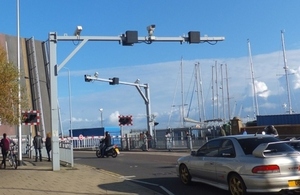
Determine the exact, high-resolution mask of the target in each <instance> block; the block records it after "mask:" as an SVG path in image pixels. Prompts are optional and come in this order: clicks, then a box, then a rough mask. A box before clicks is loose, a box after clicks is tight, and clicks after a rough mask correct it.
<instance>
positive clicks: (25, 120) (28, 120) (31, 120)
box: [21, 110, 40, 125]
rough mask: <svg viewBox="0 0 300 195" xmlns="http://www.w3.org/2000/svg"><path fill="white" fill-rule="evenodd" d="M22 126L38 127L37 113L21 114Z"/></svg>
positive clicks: (34, 111) (38, 118)
mask: <svg viewBox="0 0 300 195" xmlns="http://www.w3.org/2000/svg"><path fill="white" fill-rule="evenodd" d="M21 121H22V125H38V124H39V122H40V117H39V112H38V111H36V110H33V111H28V112H22V118H21Z"/></svg>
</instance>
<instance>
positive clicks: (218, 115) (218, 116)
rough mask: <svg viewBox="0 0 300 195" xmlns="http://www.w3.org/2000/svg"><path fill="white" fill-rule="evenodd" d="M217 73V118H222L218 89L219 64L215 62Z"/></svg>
mask: <svg viewBox="0 0 300 195" xmlns="http://www.w3.org/2000/svg"><path fill="white" fill-rule="evenodd" d="M215 67H216V69H215V71H216V96H217V97H216V101H217V118H220V114H219V87H218V63H217V61H215Z"/></svg>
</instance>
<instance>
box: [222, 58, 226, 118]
mask: <svg viewBox="0 0 300 195" xmlns="http://www.w3.org/2000/svg"><path fill="white" fill-rule="evenodd" d="M223 79H224V78H223V64H221V90H222V91H221V92H222V111H223V119H224V121H226V116H225V103H224V84H223Z"/></svg>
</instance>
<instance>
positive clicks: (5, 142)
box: [0, 133, 10, 169]
mask: <svg viewBox="0 0 300 195" xmlns="http://www.w3.org/2000/svg"><path fill="white" fill-rule="evenodd" d="M0 146H1V151H2V157H3V160H2V163H1V165H0V168H2V165H4V169H5V168H6V157H7V153H8V151H9V149H10V140H9V139H8V138H7V137H6V133H3V138H2V139H1V142H0Z"/></svg>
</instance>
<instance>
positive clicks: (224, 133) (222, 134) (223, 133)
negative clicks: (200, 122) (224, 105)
mask: <svg viewBox="0 0 300 195" xmlns="http://www.w3.org/2000/svg"><path fill="white" fill-rule="evenodd" d="M220 135H221V136H226V132H225V130H224V129H223V127H220Z"/></svg>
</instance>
